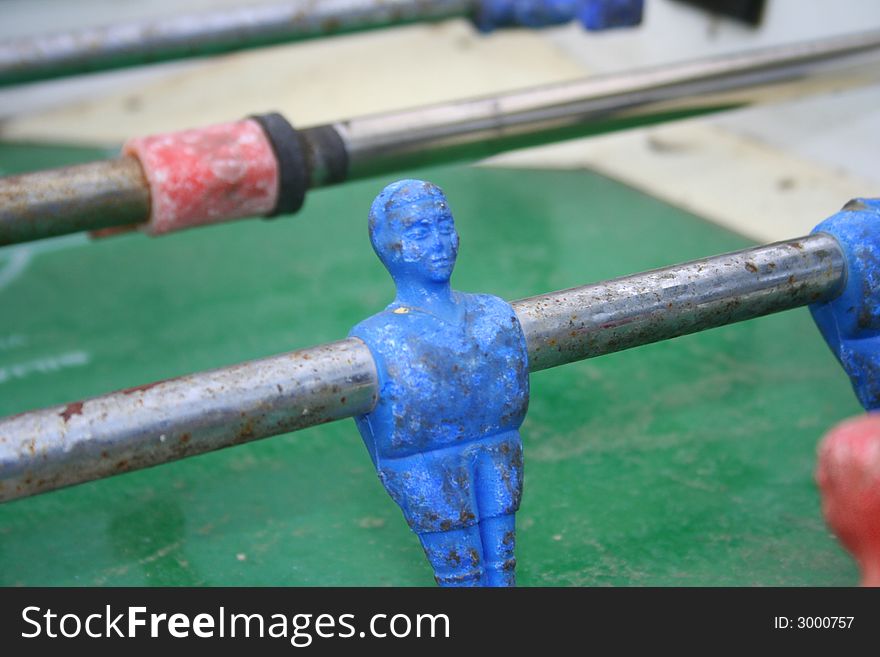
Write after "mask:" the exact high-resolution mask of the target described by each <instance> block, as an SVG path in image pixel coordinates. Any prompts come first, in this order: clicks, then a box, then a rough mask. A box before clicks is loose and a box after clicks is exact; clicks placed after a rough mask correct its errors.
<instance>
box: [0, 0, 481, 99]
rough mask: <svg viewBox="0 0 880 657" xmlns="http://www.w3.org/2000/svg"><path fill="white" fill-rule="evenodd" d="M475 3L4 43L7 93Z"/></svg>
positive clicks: (331, 3)
mask: <svg viewBox="0 0 880 657" xmlns="http://www.w3.org/2000/svg"><path fill="white" fill-rule="evenodd" d="M476 4H477V3H476V2H474V0H320V1H318V2H316V1H315V0H288V1H287V2H276V3H273V4H264V5H251V6H242V7H228V8H226V9H223V10H215V11H210V12H202V13H198V14H191V15H183V16H174V17H170V18H159V19H153V20H145V21H139V22H132V23H120V24H117V25H108V26H102V27H93V28H87V29H82V30H79V31H74V32H64V33H59V34H46V35H39V36H29V37H22V38H17V39H10V40H6V41H2V42H0V86H3V85H8V84H19V83H22V82H32V81H35V80H45V79H50V78H58V77H63V76H66V75H75V74H78V73H91V72H95V71H103V70H109V69H114V68H120V67H124V66H132V65H138V64H150V63H154V62H161V61H168V60H173V59H183V58H188V57H198V56H204V55H216V54H219V53H223V52H231V51H236V50H243V49H246V48H258V47H262V46H268V45H272V44H278V43H288V42H292V41H299V40H303V39H309V38H314V37H321V36H328V35H332V34H342V33H347V32H354V31H359V30H370V29H377V28H383V27H390V26H393V25H403V24H407V23H414V22H417V21H439V20H445V19H449V18H455V17H467V16H472V15H473V14H474V12H475V10H476Z"/></svg>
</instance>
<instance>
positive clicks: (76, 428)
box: [0, 234, 846, 501]
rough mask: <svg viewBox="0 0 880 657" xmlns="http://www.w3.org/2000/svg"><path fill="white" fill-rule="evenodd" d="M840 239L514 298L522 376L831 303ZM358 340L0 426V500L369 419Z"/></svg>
mask: <svg viewBox="0 0 880 657" xmlns="http://www.w3.org/2000/svg"><path fill="white" fill-rule="evenodd" d="M845 277H846V272H845V261H844V255H843V252H842V251H841V249H840V246H839V245H838V243H837V241H836V240H835V239H834V238H832V237H830V236H828V235H822V234H820V235H815V236H811V237H804V238H801V239H798V240H790V241H787V242H780V243H777V244H771V245H769V246H762V247H756V248H752V249H746V250H744V251H737V252H735V253H729V254H725V255H719V256H715V257H713V258H705V259H703V260H696V261H693V262H689V263H686V264H683V265H676V266H672V267H666V268H664V269H656V270H654V271H649V272H645V273H643V274H636V275H633V276H626V277H623V278H617V279H614V280H611V281H606V282H604V283H597V284H594V285H586V286H584V287H579V288H572V289H570V290H563V291H560V292H554V293H551V294H546V295H541V296H536V297H530V298H528V299H521V300H519V301H515V302H513V307H514V309H515V310H516V313H517V316H518V317H519V320H520V323H521V325H522V328H523V331H524V333H525V336H526V341H527V344H528V351H529V369H530V371H532V372H535V371H538V370H542V369H546V368H548V367H555V366H557V365H562V364H565V363H570V362H574V361H577V360H582V359H584V358H593V357H595V356H601V355H602V354H607V353H611V352H614V351H620V350H621V349H629V348H631V347H636V346H639V345H643V344H649V343H651V342H656V341H658V340H665V339H669V338H673V337H676V336H680V335H685V334H687V333H694V332H697V331H702V330H704V329H708V328H712V327H716V326H721V325H723V324H730V323H733V322H738V321H742V320H745V319H751V318H754V317H760V316H762V315H767V314H770V313H774V312H779V311H782V310H788V309H790V308H794V307H797V306H802V305H805V304H807V303H814V302H818V301H825V300H828V299H831V298H833V297H835V296H836V295H837V294H839V293H840V291H841V290H842V288H843V284H844V281H845ZM377 395H378V382H377V375H376V369H375V364H374V362H373V359H372V356H371V355H370V352H369V350H368V349H367V347H366V346H365V345H364V344H363V343H362V342H361V341H360V340H357V339H355V338H349V339H347V340H342V341H340V342H334V343H331V344H327V345H322V346H318V347H313V348H310V349H303V350H300V351H295V352H292V353H288V354H282V355H280V356H274V357H271V358H266V359H263V360H257V361H251V362H247V363H243V364H240V365H235V366H232V367H227V368H224V369H219V370H214V371H212V372H206V373H201V374H193V375H190V376H185V377H181V378H178V379H171V380H168V381H163V382H159V383H154V384H150V385H146V386H141V387H139V388H132V389H129V390H123V391H120V392H115V393H112V394H109V395H105V396H103V397H96V398H94V399H88V400H85V401H78V402H73V403H70V404H65V405H62V406H55V407H53V408H47V409H44V410H39V411H32V412H29V413H22V414H20V415H15V416H12V417H8V418H5V419H0V501H7V500H13V499H16V498H20V497H26V496H29V495H35V494H37V493H42V492H46V491H49V490H53V489H56V488H61V487H63V486H69V485H73V484H77V483H83V482H86V481H90V480H93V479H98V478H102V477H108V476H111V475H114V474H119V473H122V472H128V471H130V470H136V469H140V468H146V467H149V466H152V465H158V464H160V463H165V462H168V461H173V460H176V459H179V458H183V457H185V456H193V455H196V454H201V453H203V452H208V451H211V450H215V449H220V448H222V447H228V446H231V445H237V444H240V443H244V442H249V441H252V440H257V439H259V438H266V437H268V436H274V435H276V434H281V433H286V432H289V431H296V430H298V429H304V428H306V427H310V426H313V425H316V424H321V423H324V422H329V421H331V420H338V419H341V418H345V417H350V416H353V415H359V414H363V413H366V412H368V411H369V410H370V409H371V408H372V406H373V404H374V403H375V401H376V399H377Z"/></svg>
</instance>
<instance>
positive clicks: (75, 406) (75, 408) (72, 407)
mask: <svg viewBox="0 0 880 657" xmlns="http://www.w3.org/2000/svg"><path fill="white" fill-rule="evenodd" d="M82 409H83V402H71V403H70V404H68V405H67V406H65V407H64V410H63V411H61V413H59V415H60V416H61V418H62V419H63V420H64V421H65V422H67V421H68V420H70V418H72V417H73V416H74V415H82Z"/></svg>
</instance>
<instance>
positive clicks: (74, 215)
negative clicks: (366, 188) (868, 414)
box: [0, 31, 880, 245]
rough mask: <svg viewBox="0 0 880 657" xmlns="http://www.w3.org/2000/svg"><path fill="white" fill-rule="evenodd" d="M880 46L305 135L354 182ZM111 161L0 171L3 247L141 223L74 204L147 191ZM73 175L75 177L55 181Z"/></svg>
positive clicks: (792, 55)
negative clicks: (43, 194) (335, 156)
mask: <svg viewBox="0 0 880 657" xmlns="http://www.w3.org/2000/svg"><path fill="white" fill-rule="evenodd" d="M878 48H880V31H874V32H869V33H863V34H857V35H850V36H846V37H837V38H833V39H827V40H823V41H818V42H812V43H806V44H799V45H794V46H780V47H776V48H770V49H765V50H759V51H755V52H751V53H745V54H739V55H726V56H723V57H716V58H712V59H707V60H702V61H697V62H687V63H683V64H677V65H674V66H665V67H662V68H653V69H648V70H644V71H640V72H633V73H625V74H615V75H607V76H598V77H590V78H584V79H582V80H577V81H574V82H565V83H560V84H554V85H549V86H544V87H538V88H534V89H529V90H525V91H517V92H511V93H507V94H501V95H499V96H494V97H489V98H480V99H472V100H465V101H457V102H452V103H445V104H440V105H431V106H427V107H422V108H417V109H413V110H406V111H397V112H390V113H384V114H376V115H371V116H364V117H360V118H354V119H350V120H347V121H341V122H339V123H335V124H332V125H331V126H318V127H316V128H311V129H305V130H301V131H300V134H301V135H303V136H304V137H308V135H309V134H310V133H311V132H312V131H314V130H320V129H323V128H327V127H329V128H331V129H333V130H335V131H336V133H337V134H338V135H339V136H340V137H341V139H342V141H343V143H344V144H345V149H346V151H347V157H348V162H349V170H348V175H347V178H346V179H348V180H351V179H356V178H362V177H366V176H371V175H375V174H377V173H380V172H386V171H394V170H402V169H406V168H409V167H412V166H417V165H422V164H426V163H428V162H432V163H438V162H443V161H454V160H463V159H477V158H480V157H485V156H487V155H492V154H495V153H499V152H503V151H507V150H511V149H515V148H521V147H524V146H529V145H534V144H537V143H549V142H553V141H558V140H561V139H569V138H572V137H578V136H584V135H588V134H599V133H603V132H609V131H612V130H619V129H621V128H626V127H631V126H632V125H638V124H645V123H652V122H658V121H664V120H669V119H674V118H680V117H682V116H686V115H692V114H696V113H705V112H712V111H718V110H721V109H728V108H730V107H732V106H741V105H745V104H748V103H750V102H756V101H763V100H766V99H767V95H766V92H767V89H768V85H774V84H778V83H782V82H786V81H791V80H800V79H802V78H804V77H808V76H820V75H822V74H823V73H826V72H827V71H825V70H824V68H823V66H820V64H823V65H824V64H827V63H830V62H832V60H838V59H839V58H844V60H846V59H847V58H850V57H852V56H854V55H857V54H860V53H865V52H868V51H874V50H877V49H878ZM843 63H847V62H846V61H844V62H843ZM834 72H835V73H837V72H838V71H836V70H835V71H834ZM857 81H859V79H855V80H853V81H850V84H852V83H853V82H857ZM834 84H835V87H836V88H839V87H840V86H841V85H844V84H846V81H845V80H843V79H842V78H840V77H839V76H835V77H834ZM775 88H776V89H777V90H778V87H775ZM809 91H815V89H809ZM103 164H104V166H105V167H106V169H104V171H105V174H106V175H107V176H108V180H107V181H106V182H105V184H100V185H98V186H97V187H95V188H93V187H92V183H91V182H90V180H89V178H88V177H82V176H81V175H80V169H81V167H71V168H68V169H58V170H53V171H51V172H46V171H43V172H36V173H30V174H25V175H22V176H14V177H11V178H0V245H5V244H13V243H17V242H23V241H27V240H33V239H39V238H40V237H43V236H46V235H59V234H62V233H69V232H76V231H82V230H94V229H95V228H101V227H107V226H129V225H131V224H136V223H141V222H143V221H145V220H146V217H147V213H148V210H146V209H145V206H144V203H143V201H142V200H141V201H139V202H114V203H109V204H103V202H102V201H98V203H99V205H101V208H102V211H101V212H100V213H97V214H94V213H90V212H84V211H82V212H81V211H79V210H78V208H79V207H81V206H86V207H88V206H89V204H90V203H92V202H93V201H92V198H91V197H92V196H98V197H106V195H107V193H108V186H113V185H117V186H118V187H117V192H118V195H117V198H119V199H134V198H138V199H143V198H144V195H145V194H149V192H148V191H147V188H146V182H145V180H144V179H143V177H140V176H134V175H131V173H126V174H124V173H122V170H123V169H124V170H125V171H127V172H131V171H132V170H133V168H132V163H131V161H130V160H127V159H125V158H123V159H120V160H113V161H110V162H106V163H103ZM116 169H119V170H120V171H119V172H116ZM66 176H70V178H71V181H70V183H69V184H64V185H61V184H59V181H62V180H63V179H64V178H65V177H66ZM47 178H48V180H46V179H47ZM308 179H310V180H311V181H312V184H313V186H314V187H318V186H322V185H326V184H333V183H334V182H336V181H333V182H331V181H329V180H328V179H327V178H326V176H324V175H323V174H322V172H321V171H317V170H316V171H309V172H308ZM31 188H35V189H45V188H54V189H58V190H63V193H62V192H61V191H59V193H58V195H57V196H55V197H53V198H54V199H55V200H57V203H53V204H52V212H50V213H45V212H42V211H41V209H40V208H41V206H40V205H39V204H37V205H36V207H34V208H31V203H30V201H29V198H30V192H29V189H31ZM65 208H69V212H70V215H69V216H68V210H66V209H65ZM56 222H57V223H59V224H60V225H59V226H55V225H54V224H55V223H56ZM98 224H99V225H98Z"/></svg>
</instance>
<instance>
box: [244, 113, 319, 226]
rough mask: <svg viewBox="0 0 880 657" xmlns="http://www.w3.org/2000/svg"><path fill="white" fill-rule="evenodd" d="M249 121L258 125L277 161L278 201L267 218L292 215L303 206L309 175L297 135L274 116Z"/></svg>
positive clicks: (277, 114) (270, 114) (272, 114)
mask: <svg viewBox="0 0 880 657" xmlns="http://www.w3.org/2000/svg"><path fill="white" fill-rule="evenodd" d="M250 118H252V119H253V120H254V121H256V122H257V123H259V124H260V127H261V128H262V129H263V132H265V133H266V137H268V139H269V143H270V144H272V150H273V151H275V158H276V159H277V160H278V182H279V185H278V187H279V189H278V201H277V202H276V203H275V208H274V209H273V210H272V211H271V212H270V213H269V214H267V215H266V217H277V216H278V215H281V214H293V213H294V212H297V211H298V210H299V209H300V208H301V207H302V206H303V203H304V202H305V200H306V192H307V191H308V189H309V171H308V167H307V164H306V157H305V153H303V146H302V141H301V139H300V135H299V133H298V132H297V131H296V129H295V128H294V127H293V126H292V125H290V123H288V121H287V119H285V118H284V117H283V116H281V114H279V113H277V112H271V113H269V114H257V115H253V116H251V117H250Z"/></svg>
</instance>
